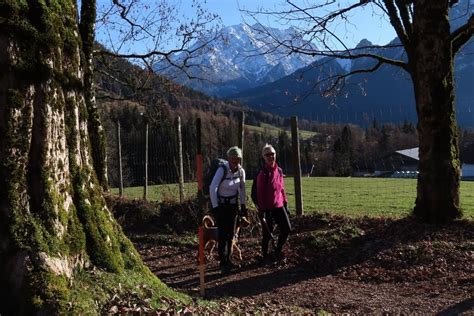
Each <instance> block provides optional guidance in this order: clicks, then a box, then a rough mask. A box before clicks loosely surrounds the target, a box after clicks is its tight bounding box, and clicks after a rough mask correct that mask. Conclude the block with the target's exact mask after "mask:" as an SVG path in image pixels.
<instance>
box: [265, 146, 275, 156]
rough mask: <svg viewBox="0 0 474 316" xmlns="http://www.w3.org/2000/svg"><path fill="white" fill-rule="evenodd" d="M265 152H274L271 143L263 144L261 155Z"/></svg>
mask: <svg viewBox="0 0 474 316" xmlns="http://www.w3.org/2000/svg"><path fill="white" fill-rule="evenodd" d="M266 153H274V154H276V150H275V148H273V146H272V145H270V144H265V146H263V148H262V156H265V154H266Z"/></svg>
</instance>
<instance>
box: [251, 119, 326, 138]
mask: <svg viewBox="0 0 474 316" xmlns="http://www.w3.org/2000/svg"><path fill="white" fill-rule="evenodd" d="M245 128H246V129H248V130H250V131H252V132H257V133H264V132H266V133H268V134H270V135H272V136H278V134H279V133H280V132H282V131H285V130H284V129H281V128H279V127H276V126H274V125H270V124H267V123H261V124H260V126H253V125H245ZM287 133H288V136H290V137H291V133H290V132H289V131H287ZM316 134H317V133H316V132H312V131H304V130H299V135H300V139H302V140H305V139H308V138H310V137H313V136H314V135H316Z"/></svg>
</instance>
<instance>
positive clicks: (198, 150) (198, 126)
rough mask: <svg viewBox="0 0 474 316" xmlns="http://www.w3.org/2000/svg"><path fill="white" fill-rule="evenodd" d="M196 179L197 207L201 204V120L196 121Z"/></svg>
mask: <svg viewBox="0 0 474 316" xmlns="http://www.w3.org/2000/svg"><path fill="white" fill-rule="evenodd" d="M196 138H197V139H196V144H197V147H196V177H197V183H198V199H199V205H202V202H203V192H202V187H203V179H202V176H203V174H202V142H201V118H197V119H196Z"/></svg>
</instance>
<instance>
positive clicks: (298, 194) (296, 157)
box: [291, 116, 303, 216]
mask: <svg viewBox="0 0 474 316" xmlns="http://www.w3.org/2000/svg"><path fill="white" fill-rule="evenodd" d="M291 139H292V149H293V173H294V179H295V200H296V215H297V216H301V215H303V196H302V190H301V161H300V141H299V136H298V118H297V117H296V116H292V117H291Z"/></svg>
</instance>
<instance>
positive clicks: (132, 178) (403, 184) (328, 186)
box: [108, 124, 474, 216]
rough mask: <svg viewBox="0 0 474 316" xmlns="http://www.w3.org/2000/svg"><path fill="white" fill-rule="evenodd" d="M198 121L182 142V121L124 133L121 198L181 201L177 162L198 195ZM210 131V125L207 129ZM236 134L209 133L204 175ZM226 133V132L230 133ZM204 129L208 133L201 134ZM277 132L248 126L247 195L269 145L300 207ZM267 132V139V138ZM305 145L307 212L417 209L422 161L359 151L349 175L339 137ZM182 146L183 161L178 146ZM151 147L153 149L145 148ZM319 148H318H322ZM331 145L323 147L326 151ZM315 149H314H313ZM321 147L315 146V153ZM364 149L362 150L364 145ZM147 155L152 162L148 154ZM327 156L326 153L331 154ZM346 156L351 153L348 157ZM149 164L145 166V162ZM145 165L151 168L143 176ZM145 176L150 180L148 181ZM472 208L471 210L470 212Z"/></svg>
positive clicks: (285, 141) (465, 200)
mask: <svg viewBox="0 0 474 316" xmlns="http://www.w3.org/2000/svg"><path fill="white" fill-rule="evenodd" d="M195 128H196V125H193V124H190V126H189V124H188V126H187V127H186V128H183V129H182V132H181V139H182V143H181V145H180V144H179V143H178V137H177V130H178V129H177V126H175V125H168V126H163V127H155V128H150V129H149V134H148V144H147V143H146V129H145V125H144V126H143V128H142V129H134V130H131V131H121V133H120V135H121V137H120V143H121V161H122V178H123V186H124V195H125V196H128V197H131V198H143V196H144V195H143V192H144V186H145V184H147V186H148V188H149V191H148V199H150V200H159V201H161V200H164V199H172V200H176V201H179V196H180V194H179V190H180V188H179V185H178V184H179V178H180V167H179V166H180V163H182V165H183V180H184V184H183V190H184V196H185V198H186V199H194V198H196V197H197V193H198V184H197V182H198V174H197V161H196V155H197V152H198V146H197V138H196V137H197V136H196V135H197V133H196V132H195V131H193V129H195ZM204 128H206V127H204ZM229 130H230V132H231V133H233V134H235V136H234V137H230V136H229V135H230V134H228V136H227V137H217V136H215V137H211V138H203V139H202V157H203V167H202V170H204V172H206V170H207V167H208V165H209V163H210V161H211V160H212V159H213V158H216V157H225V152H226V150H227V149H228V148H229V147H231V146H235V145H236V144H237V143H238V141H237V129H236V127H235V126H229ZM227 132H229V131H227ZM204 134H205V133H204ZM283 134H284V132H280V133H279V134H275V133H273V134H272V133H268V132H264V133H261V131H254V130H252V129H250V128H247V129H246V131H245V136H244V140H243V143H244V146H243V147H244V148H243V152H244V160H243V166H244V168H245V170H246V174H247V195H248V196H250V188H251V184H252V179H253V177H254V176H255V174H256V173H257V172H258V170H259V169H260V165H261V161H260V157H261V156H260V150H261V148H262V147H263V145H264V144H265V143H267V142H268V143H272V144H273V145H274V147H275V148H276V150H277V161H278V163H279V165H280V166H281V167H282V169H283V171H284V174H285V185H286V194H287V196H288V199H289V204H290V207H292V208H294V207H295V204H296V196H295V181H294V178H293V176H294V174H295V172H294V171H295V169H294V166H293V160H294V158H293V157H294V156H293V154H292V151H291V149H292V148H291V147H292V144H291V140H290V136H289V135H288V133H286V134H287V135H286V136H283ZM117 135H118V133H110V132H109V133H108V153H109V154H108V170H109V184H110V186H111V187H112V192H114V193H118V191H117V190H118V189H116V188H118V187H119V186H120V183H119V178H120V177H119V175H118V173H119V171H118V169H119V168H118V165H119V164H118V160H119V157H120V155H118V143H119V139H118V136H117ZM262 135H263V136H262ZM299 135H300V141H302V145H301V147H300V154H301V161H300V163H301V174H302V182H301V183H302V200H303V205H302V207H303V209H304V211H305V212H314V211H317V212H324V211H328V212H336V213H341V214H345V215H350V216H357V215H361V214H364V215H373V216H381V215H389V216H403V215H405V214H408V213H409V212H410V210H411V209H412V208H413V206H414V202H415V198H416V177H417V175H418V172H417V159H415V157H409V156H406V155H403V154H400V153H397V152H396V151H392V152H391V153H389V154H386V155H383V156H379V157H377V158H374V156H372V157H369V156H367V154H360V152H359V153H358V157H356V158H354V159H352V160H351V163H350V166H349V169H350V172H349V173H347V174H345V176H340V175H339V176H336V175H337V174H336V172H335V169H337V166H335V162H334V161H335V160H336V159H339V158H337V157H336V152H335V150H334V148H335V142H334V141H332V142H331V143H330V144H328V143H327V137H325V139H324V141H317V140H318V133H314V135H312V136H311V135H310V136H305V137H302V136H301V133H299ZM180 146H181V148H182V162H180V161H179V155H178V153H179V148H180ZM147 147H148V149H147ZM318 148H319V149H318ZM321 148H326V150H321ZM311 149H313V151H311ZM317 149H318V150H317ZM353 150H354V151H358V150H359V149H358V148H354V149H353ZM359 151H360V150H359ZM146 153H148V159H145V155H146ZM325 155H326V156H327V157H326V156H325ZM346 158H347V157H346ZM146 162H148V164H147V163H146ZM146 168H147V173H146V171H145V170H146ZM146 175H147V179H148V181H147V183H145V179H146ZM461 201H462V202H461V203H462V204H461V207H462V208H463V209H465V210H468V212H471V210H474V182H468V181H462V182H461ZM473 213H474V212H473Z"/></svg>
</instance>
